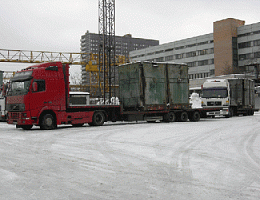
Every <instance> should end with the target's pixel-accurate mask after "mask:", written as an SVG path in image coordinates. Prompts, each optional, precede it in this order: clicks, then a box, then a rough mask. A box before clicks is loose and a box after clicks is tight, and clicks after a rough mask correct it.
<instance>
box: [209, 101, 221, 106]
mask: <svg viewBox="0 0 260 200" xmlns="http://www.w3.org/2000/svg"><path fill="white" fill-rule="evenodd" d="M221 105H222V104H221V101H208V102H207V106H221Z"/></svg>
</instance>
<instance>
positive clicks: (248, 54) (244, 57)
mask: <svg viewBox="0 0 260 200" xmlns="http://www.w3.org/2000/svg"><path fill="white" fill-rule="evenodd" d="M251 58H253V54H252V53H247V54H240V55H239V60H248V59H251Z"/></svg>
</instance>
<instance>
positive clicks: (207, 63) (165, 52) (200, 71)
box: [130, 18, 260, 79]
mask: <svg viewBox="0 0 260 200" xmlns="http://www.w3.org/2000/svg"><path fill="white" fill-rule="evenodd" d="M130 60H131V61H153V62H176V63H186V64H187V65H188V66H189V78H190V79H196V78H205V77H213V76H219V75H222V74H228V73H238V72H242V71H245V70H249V71H254V67H248V65H250V63H252V62H258V63H260V22H259V23H255V24H250V25H245V21H242V20H238V19H233V18H228V19H224V20H220V21H216V22H214V23H213V33H210V34H205V35H200V36H196V37H192V38H187V39H183V40H179V41H174V42H170V43H165V44H162V45H158V46H153V47H149V48H145V49H141V50H135V51H131V52H130Z"/></svg>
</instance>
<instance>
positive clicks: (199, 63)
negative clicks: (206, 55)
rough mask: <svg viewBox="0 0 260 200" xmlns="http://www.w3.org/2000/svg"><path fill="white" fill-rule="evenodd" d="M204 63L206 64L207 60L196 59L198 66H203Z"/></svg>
mask: <svg viewBox="0 0 260 200" xmlns="http://www.w3.org/2000/svg"><path fill="white" fill-rule="evenodd" d="M204 65H208V60H201V61H198V66H204Z"/></svg>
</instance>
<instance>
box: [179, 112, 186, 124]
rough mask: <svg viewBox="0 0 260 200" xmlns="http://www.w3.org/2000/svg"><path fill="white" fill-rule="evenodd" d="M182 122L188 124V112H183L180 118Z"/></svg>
mask: <svg viewBox="0 0 260 200" xmlns="http://www.w3.org/2000/svg"><path fill="white" fill-rule="evenodd" d="M179 121H180V122H186V121H188V113H187V112H186V111H184V112H182V113H181V114H180V116H179Z"/></svg>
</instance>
